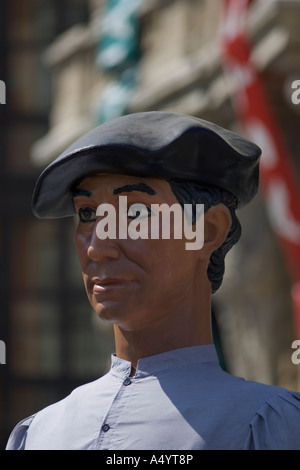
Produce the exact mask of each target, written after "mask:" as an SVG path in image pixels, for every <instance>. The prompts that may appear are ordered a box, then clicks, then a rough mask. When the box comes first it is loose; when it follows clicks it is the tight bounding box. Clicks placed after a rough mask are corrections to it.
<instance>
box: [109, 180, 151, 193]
mask: <svg viewBox="0 0 300 470" xmlns="http://www.w3.org/2000/svg"><path fill="white" fill-rule="evenodd" d="M131 191H141V192H142V193H147V194H150V195H151V196H154V194H156V192H155V191H154V189H152V188H150V186H148V185H147V184H145V183H137V184H126V185H125V186H120V187H119V188H116V189H114V190H113V194H120V193H129V192H131Z"/></svg>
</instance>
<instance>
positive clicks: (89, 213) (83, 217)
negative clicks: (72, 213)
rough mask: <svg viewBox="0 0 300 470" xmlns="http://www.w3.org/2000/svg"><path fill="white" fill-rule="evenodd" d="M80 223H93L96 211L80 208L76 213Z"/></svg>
mask: <svg viewBox="0 0 300 470" xmlns="http://www.w3.org/2000/svg"><path fill="white" fill-rule="evenodd" d="M78 215H79V220H80V222H83V223H87V222H94V221H95V220H96V211H95V210H94V209H91V208H90V207H82V208H80V209H79V211H78Z"/></svg>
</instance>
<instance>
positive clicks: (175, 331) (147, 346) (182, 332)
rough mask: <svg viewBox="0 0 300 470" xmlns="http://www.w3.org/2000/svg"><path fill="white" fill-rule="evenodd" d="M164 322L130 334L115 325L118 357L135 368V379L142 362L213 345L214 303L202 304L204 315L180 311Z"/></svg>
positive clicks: (198, 312) (131, 331)
mask: <svg viewBox="0 0 300 470" xmlns="http://www.w3.org/2000/svg"><path fill="white" fill-rule="evenodd" d="M162 318H163V320H162V321H160V322H158V323H156V324H151V325H149V324H148V325H147V326H146V327H145V328H139V329H134V330H129V329H125V328H122V327H121V326H120V325H114V334H115V345H116V355H117V356H118V357H120V358H122V359H125V360H127V361H129V362H131V364H132V375H133V374H134V371H135V369H136V365H137V362H138V360H139V359H141V358H144V357H149V356H153V355H155V354H160V353H164V352H167V351H171V350H174V349H179V348H184V347H190V346H200V345H203V344H212V343H213V339H212V328H211V310H210V301H209V304H208V302H203V299H202V302H201V311H199V306H198V308H195V309H188V308H185V309H178V311H177V312H172V318H171V322H170V320H168V321H167V320H166V319H165V317H162Z"/></svg>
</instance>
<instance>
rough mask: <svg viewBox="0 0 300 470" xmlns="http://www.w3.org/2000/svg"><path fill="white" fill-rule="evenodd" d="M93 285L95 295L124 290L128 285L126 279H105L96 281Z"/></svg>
mask: <svg viewBox="0 0 300 470" xmlns="http://www.w3.org/2000/svg"><path fill="white" fill-rule="evenodd" d="M92 283H93V293H94V294H103V293H107V292H113V291H117V290H119V289H122V288H123V287H125V285H126V284H127V281H126V280H124V279H116V278H105V279H94V280H93V281H92Z"/></svg>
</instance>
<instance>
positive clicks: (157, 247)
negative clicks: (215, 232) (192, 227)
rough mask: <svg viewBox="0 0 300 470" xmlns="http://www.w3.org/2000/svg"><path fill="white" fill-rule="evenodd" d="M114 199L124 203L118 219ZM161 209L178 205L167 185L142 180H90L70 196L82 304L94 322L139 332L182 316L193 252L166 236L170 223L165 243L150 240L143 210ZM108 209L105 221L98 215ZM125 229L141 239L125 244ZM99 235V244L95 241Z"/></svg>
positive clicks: (191, 283)
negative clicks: (88, 305) (155, 206)
mask: <svg viewBox="0 0 300 470" xmlns="http://www.w3.org/2000/svg"><path fill="white" fill-rule="evenodd" d="M124 196H126V198H124ZM121 197H123V199H122V204H123V206H122V207H123V209H124V207H125V206H124V202H125V201H126V204H127V205H126V208H125V215H124V211H123V213H122V214H120V210H121V209H120V207H121V205H120V200H121V199H120V198H121ZM163 203H165V204H167V205H169V206H172V205H173V204H178V201H177V200H176V198H175V196H174V194H173V193H172V191H171V189H170V186H169V184H168V182H167V181H164V180H158V179H150V178H138V177H132V176H124V175H97V176H91V177H87V178H86V179H84V180H83V181H82V182H81V183H80V184H79V185H78V187H77V189H76V190H75V192H74V204H75V208H76V211H77V213H78V217H79V220H78V225H77V229H76V234H75V246H76V251H77V254H78V257H79V261H80V264H81V268H82V274H83V280H84V285H85V288H86V292H87V296H88V299H89V301H90V303H91V305H92V307H93V309H94V310H95V312H96V313H97V314H98V316H99V317H100V318H102V319H103V320H106V321H109V322H112V323H115V324H117V325H119V326H120V327H122V328H124V329H128V330H134V329H138V328H144V327H147V325H149V324H151V323H152V324H153V322H159V321H160V319H162V318H163V317H164V318H166V317H167V316H170V318H171V317H172V313H173V312H174V309H176V310H177V311H178V309H182V312H184V309H185V306H186V304H187V303H188V302H189V301H190V298H191V296H193V295H194V291H195V288H196V287H195V285H196V282H198V279H197V275H196V272H197V263H198V258H197V256H196V255H195V251H193V250H187V249H186V239H185V236H184V234H183V236H182V237H181V238H174V236H172V234H174V230H175V223H174V219H173V218H172V217H171V218H170V237H169V238H166V239H164V238H162V237H161V236H159V237H158V238H152V237H151V236H150V228H149V227H150V225H151V219H152V218H153V217H159V216H158V215H157V214H155V211H152V210H151V207H153V204H159V205H161V204H163ZM104 204H106V206H104ZM108 205H109V208H111V209H112V211H111V217H112V218H111V219H108V218H106V219H105V216H104V212H102V211H101V210H99V208H101V207H102V209H103V208H106V209H108ZM114 213H115V215H116V219H115V221H116V225H115V228H116V231H114V227H113V214H114ZM181 213H182V217H183V211H182V210H181ZM104 222H107V223H106V224H105V223H104ZM109 222H111V225H109ZM137 222H138V225H139V226H137V225H136V224H137ZM124 223H125V225H124ZM132 223H134V224H135V227H136V233H137V232H138V230H137V229H140V230H141V231H143V233H144V235H145V233H148V234H149V236H148V237H147V238H146V237H144V238H140V237H139V238H134V237H132V236H130V233H131V235H132V234H133V231H132V227H130V225H131V224H132ZM99 224H100V225H99ZM121 224H123V225H122V227H123V228H122V230H123V231H124V227H125V226H126V227H127V228H128V232H127V236H126V237H125V236H123V237H120V231H119V230H118V229H119V227H120V225H121ZM147 224H148V225H147ZM105 225H106V227H105ZM147 227H148V229H147ZM105 228H106V230H107V237H106V238H105V236H101V233H102V234H103V230H104V229H105ZM130 230H131V232H130ZM100 232H101V233H100ZM99 235H100V237H99ZM111 235H113V237H112V236H111ZM123 235H124V234H123Z"/></svg>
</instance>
